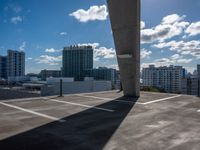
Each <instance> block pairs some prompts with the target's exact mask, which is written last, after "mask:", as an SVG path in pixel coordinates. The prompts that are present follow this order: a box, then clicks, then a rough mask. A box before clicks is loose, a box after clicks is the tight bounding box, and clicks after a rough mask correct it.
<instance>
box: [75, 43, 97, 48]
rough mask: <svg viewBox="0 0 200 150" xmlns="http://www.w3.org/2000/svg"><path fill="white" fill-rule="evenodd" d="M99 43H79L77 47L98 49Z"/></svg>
mask: <svg viewBox="0 0 200 150" xmlns="http://www.w3.org/2000/svg"><path fill="white" fill-rule="evenodd" d="M99 45H100V44H99V43H79V44H78V46H92V47H93V48H96V47H98V46H99Z"/></svg>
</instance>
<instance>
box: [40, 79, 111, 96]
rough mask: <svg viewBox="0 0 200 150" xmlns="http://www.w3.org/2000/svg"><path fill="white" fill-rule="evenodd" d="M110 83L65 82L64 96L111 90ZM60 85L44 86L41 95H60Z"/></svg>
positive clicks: (57, 83) (56, 83)
mask: <svg viewBox="0 0 200 150" xmlns="http://www.w3.org/2000/svg"><path fill="white" fill-rule="evenodd" d="M111 89H112V86H111V82H110V81H84V82H82V81H80V82H79V81H77V82H64V83H63V94H74V93H86V92H98V91H108V90H111ZM59 93H60V83H59V82H55V83H52V84H51V86H49V87H46V86H44V87H43V88H42V89H41V95H42V96H47V95H59Z"/></svg>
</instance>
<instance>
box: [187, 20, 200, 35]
mask: <svg viewBox="0 0 200 150" xmlns="http://www.w3.org/2000/svg"><path fill="white" fill-rule="evenodd" d="M185 33H187V34H189V36H195V35H198V34H200V21H198V22H194V23H191V24H190V25H189V27H188V28H187V29H186V30H185Z"/></svg>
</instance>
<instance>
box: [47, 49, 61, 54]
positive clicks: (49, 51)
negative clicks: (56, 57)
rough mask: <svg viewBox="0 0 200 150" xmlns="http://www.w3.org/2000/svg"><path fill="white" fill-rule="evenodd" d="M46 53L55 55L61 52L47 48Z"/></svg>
mask: <svg viewBox="0 0 200 150" xmlns="http://www.w3.org/2000/svg"><path fill="white" fill-rule="evenodd" d="M45 52H46V53H56V52H61V50H56V49H54V48H47V49H45Z"/></svg>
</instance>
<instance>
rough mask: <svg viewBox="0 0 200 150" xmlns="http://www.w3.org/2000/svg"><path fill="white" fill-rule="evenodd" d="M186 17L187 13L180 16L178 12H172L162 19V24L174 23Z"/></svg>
mask: <svg viewBox="0 0 200 150" xmlns="http://www.w3.org/2000/svg"><path fill="white" fill-rule="evenodd" d="M185 17H186V16H185V15H183V16H179V15H177V14H171V15H168V16H166V17H164V18H163V19H162V24H174V23H176V22H180V21H182V20H184V18H185Z"/></svg>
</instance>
